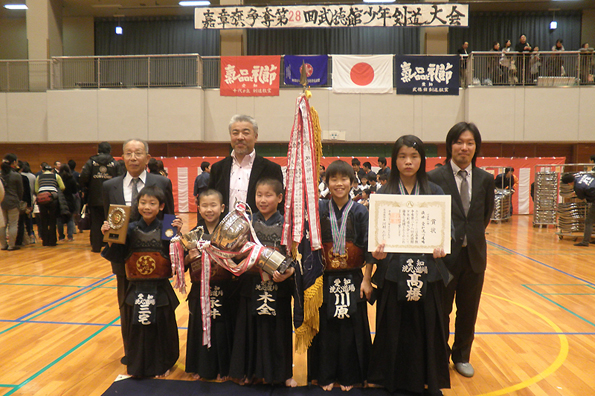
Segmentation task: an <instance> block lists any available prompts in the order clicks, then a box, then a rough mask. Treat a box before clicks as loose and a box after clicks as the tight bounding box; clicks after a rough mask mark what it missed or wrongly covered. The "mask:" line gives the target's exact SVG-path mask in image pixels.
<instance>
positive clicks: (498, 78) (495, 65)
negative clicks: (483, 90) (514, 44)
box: [488, 41, 503, 84]
mask: <svg viewBox="0 0 595 396" xmlns="http://www.w3.org/2000/svg"><path fill="white" fill-rule="evenodd" d="M490 52H497V53H498V54H495V53H494V54H490V59H489V61H488V76H490V77H491V78H492V82H493V84H501V83H502V80H503V79H502V76H503V73H502V69H501V68H500V60H501V59H500V58H501V56H503V55H501V52H502V51H500V42H499V41H494V42H493V43H492V49H491V50H490Z"/></svg>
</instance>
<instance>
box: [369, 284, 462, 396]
mask: <svg viewBox="0 0 595 396" xmlns="http://www.w3.org/2000/svg"><path fill="white" fill-rule="evenodd" d="M397 289H398V286H397V283H395V282H391V281H388V280H385V282H384V287H383V288H382V293H381V294H380V300H379V302H378V311H377V325H376V337H375V338H374V346H373V347H372V359H371V362H370V371H369V376H368V381H369V382H370V383H373V384H378V385H382V386H384V387H386V388H387V389H388V390H389V391H390V392H395V391H397V390H405V391H409V392H415V393H418V394H422V393H423V392H424V388H425V386H426V385H427V390H425V392H426V393H424V394H440V393H439V392H440V389H443V388H450V377H449V370H448V350H447V344H446V340H445V339H444V331H443V328H444V324H443V320H442V316H441V312H442V302H441V301H442V293H443V290H444V286H443V284H442V283H440V282H431V283H428V288H427V292H426V298H425V300H423V301H418V302H411V301H409V302H407V301H398V300H397Z"/></svg>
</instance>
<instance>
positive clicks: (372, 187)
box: [368, 171, 378, 193]
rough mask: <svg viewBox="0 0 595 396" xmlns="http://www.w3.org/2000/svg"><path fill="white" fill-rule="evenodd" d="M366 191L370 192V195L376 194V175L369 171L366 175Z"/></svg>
mask: <svg viewBox="0 0 595 396" xmlns="http://www.w3.org/2000/svg"><path fill="white" fill-rule="evenodd" d="M368 183H369V186H368V189H369V190H370V193H376V190H377V188H378V187H377V183H378V177H377V176H376V173H374V172H372V171H370V173H368Z"/></svg>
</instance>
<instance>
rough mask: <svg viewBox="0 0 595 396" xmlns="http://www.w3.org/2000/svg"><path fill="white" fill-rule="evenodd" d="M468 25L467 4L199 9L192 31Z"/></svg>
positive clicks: (195, 11) (196, 10)
mask: <svg viewBox="0 0 595 396" xmlns="http://www.w3.org/2000/svg"><path fill="white" fill-rule="evenodd" d="M468 25H469V5H467V4H451V3H424V4H390V5H389V4H378V5H369V4H354V5H299V6H264V7H253V6H228V7H201V8H196V9H195V10H194V28H195V29H275V28H318V27H320V28H329V27H374V26H375V27H378V26H380V27H383V26H384V27H387V26H403V27H405V26H410V27H432V26H447V27H449V26H456V27H467V26H468Z"/></svg>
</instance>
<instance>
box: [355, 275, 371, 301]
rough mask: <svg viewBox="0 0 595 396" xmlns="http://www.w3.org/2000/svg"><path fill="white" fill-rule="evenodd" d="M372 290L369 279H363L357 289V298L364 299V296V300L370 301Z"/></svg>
mask: <svg viewBox="0 0 595 396" xmlns="http://www.w3.org/2000/svg"><path fill="white" fill-rule="evenodd" d="M373 290H374V287H373V286H372V282H370V279H366V278H365V277H364V280H363V281H362V284H361V286H360V289H359V298H364V296H366V300H368V301H370V298H371V297H372V291H373Z"/></svg>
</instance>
